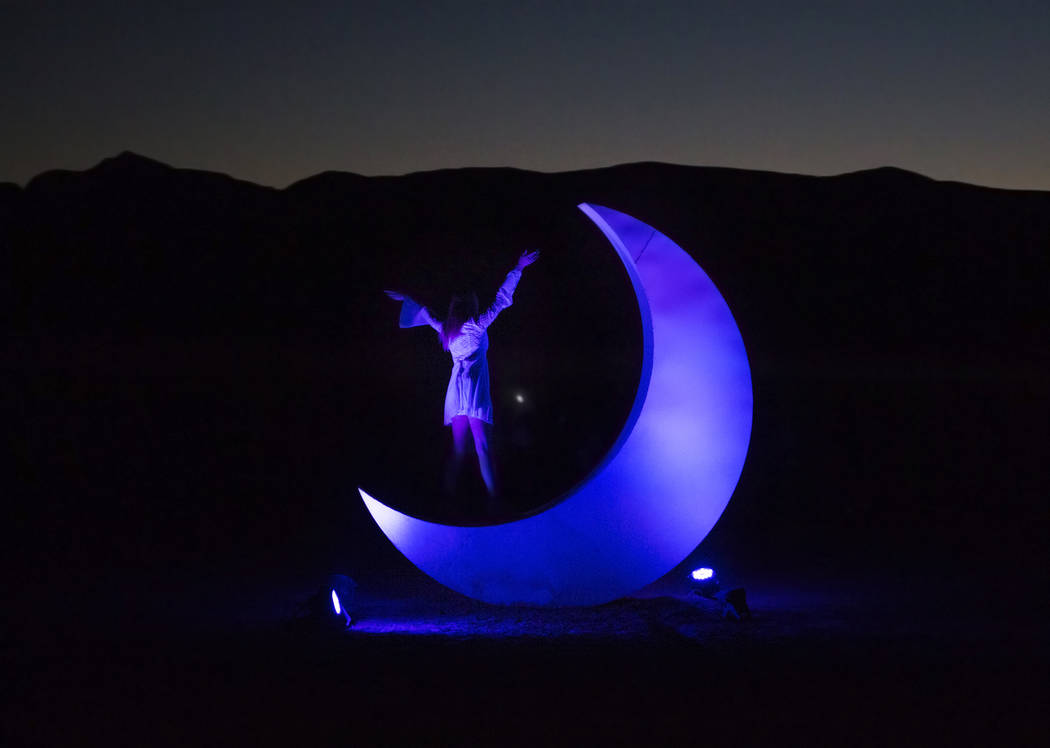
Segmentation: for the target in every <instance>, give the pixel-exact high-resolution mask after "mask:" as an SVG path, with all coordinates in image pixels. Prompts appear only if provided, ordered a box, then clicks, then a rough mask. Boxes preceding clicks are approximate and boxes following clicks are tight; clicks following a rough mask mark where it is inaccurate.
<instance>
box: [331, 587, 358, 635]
mask: <svg viewBox="0 0 1050 748" xmlns="http://www.w3.org/2000/svg"><path fill="white" fill-rule="evenodd" d="M327 587H328V590H329V592H330V595H329V597H330V598H331V601H332V607H331V609H330V615H331V616H334V618H335V620H334V621H333V625H339V624H341V625H342V628H347V627H349V626H350V610H349V609H350V606H352V605H353V604H354V591H355V590H356V589H357V585H356V584H355V583H354V580H352V579H351V578H350V577H348V576H344V575H343V574H332V575H330V576H329V577H328V585H327Z"/></svg>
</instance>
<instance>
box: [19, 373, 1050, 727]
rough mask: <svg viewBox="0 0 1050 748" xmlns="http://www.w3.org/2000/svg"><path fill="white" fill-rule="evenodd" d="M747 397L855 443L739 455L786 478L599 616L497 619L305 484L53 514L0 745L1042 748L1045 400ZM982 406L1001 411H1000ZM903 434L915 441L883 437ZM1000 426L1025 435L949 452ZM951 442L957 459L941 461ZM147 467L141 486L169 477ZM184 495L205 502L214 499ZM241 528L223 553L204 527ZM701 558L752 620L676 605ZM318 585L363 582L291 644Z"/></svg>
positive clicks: (813, 394) (898, 389) (749, 490)
mask: <svg viewBox="0 0 1050 748" xmlns="http://www.w3.org/2000/svg"><path fill="white" fill-rule="evenodd" d="M756 381H757V383H758V386H760V387H765V388H766V389H767V391H768V390H769V389H770V388H771V389H772V391H774V392H781V391H782V390H781V388H782V387H788V388H789V389H790V391H791V392H792V393H794V397H792V398H786V399H784V400H778V398H774V400H773V402H774V403H775V402H781V406H780V410H777V409H776V408H775V407H774V405H773V404H771V405H770V408H769V409H768V411H767V412H768V415H767V417H768V418H770V419H773V420H774V421H775V422H791V423H801V422H802V419H803V417H804V413H803V412H801V411H802V410H804V409H805V408H803V407H802V404H805V406H806V408H809V409H816V411H815V412H818V413H826V412H830V411H834V410H841V409H843V408H846V407H847V403H854V405H853V406H852V411H851V412H852V413H853V416H852V417H854V418H858V419H861V420H864V421H867V422H870V423H871V424H873V425H872V428H871V430H870V433H869V436H868V437H865V438H858V439H850V438H849V437H848V433H850V432H849V429H848V428H847V429H846V430H845V432H840V431H839V430H838V428H831V427H827V426H818V425H814V424H813V423H809V424H808V425H807V426H806V427H805V428H795V429H793V434H794V438H792V439H790V440H785V441H782V440H780V439H778V438H774V437H773V436H772V435H766V436H763V433H764V432H763V431H762V430H759V431H757V432H756V437H755V441H754V443H753V447H752V448H753V456H754V457H755V459H757V458H758V456H760V455H764V454H765V455H770V457H769V458H768V459H770V460H772V459H773V458H772V455H774V454H777V455H780V456H779V457H778V458H777V460H776V462H775V464H776V465H777V467H776V468H775V469H773V468H771V469H769V470H762V469H758V466H757V465H756V466H755V467H754V468H749V469H748V470H746V471H745V475H744V476H743V478H742V481H741V485H740V488H739V489H738V495H737V496H736V497H735V498H734V500H733V501H732V502H731V503H730V505H729V508H728V509H727V511H726V514H725V516H724V517H723V520H722V521H721V522H720V523H719V525H718V526H717V527H716V528H715V530H714V532H713V533H712V534H711V536H710V537H709V538H708V539H707V540H705V541H704V543H702V544H701V545H700V547H699V548H698V549H697V551H696V552H694V554H693V555H692V556H691V557H690V559H687V561H686V562H684V563H683V564H682V565H681V566H680V567H679V568H678V569H676V570H675V571H673V572H672V573H670V574H668V575H667V576H666V577H665V578H664V579H662V580H659V581H658V582H656V583H654V584H653V585H651V586H650V587H649V588H647V589H646V590H642V591H640V592H639V594H638V595H637V596H634V597H631V598H628V599H624V600H619V601H615V602H612V603H609V604H607V605H603V606H599V607H595V608H587V609H560V610H559V609H553V610H551V609H532V608H518V607H508V608H503V607H493V606H488V605H485V604H482V603H477V602H474V601H471V600H469V599H466V598H463V597H462V596H460V595H458V594H456V593H453V592H450V591H447V590H445V589H444V588H442V587H441V586H440V585H438V584H437V583H435V582H433V581H431V580H430V579H428V578H426V577H425V576H424V575H422V574H421V573H420V572H418V571H417V570H416V569H415V568H414V567H412V566H411V565H410V564H409V563H408V562H407V561H405V560H404V559H403V558H402V557H400V555H399V554H398V553H397V552H396V550H394V549H393V548H392V547H391V546H390V545H389V544H388V543H387V541H386V540H385V538H383V537H382V535H381V533H380V532H379V530H378V529H377V528H375V526H374V525H373V524H372V523H371V520H370V519H369V518H368V516H367V514H366V513H365V511H364V510H363V508H362V507H361V506H360V504H359V502H358V501H357V499H356V497H355V496H354V493H353V486H352V485H351V484H344V485H342V486H341V487H335V486H334V484H332V485H327V484H326V482H325V481H326V480H328V478H326V477H325V476H324V475H323V474H321V475H317V474H309V473H308V471H306V472H303V473H302V474H301V476H300V477H301V478H302V482H300V483H298V484H297V486H296V487H297V489H298V490H301V491H302V492H303V493H304V495H309V496H312V497H313V498H312V499H311V500H310V501H309V502H306V501H305V499H304V500H303V501H304V503H308V504H309V506H305V507H304V506H299V507H298V508H297V509H295V510H292V509H286V510H283V511H273V512H272V513H271V516H269V517H268V518H264V519H260V518H258V517H252V516H250V515H249V514H248V513H243V512H242V513H238V512H235V510H233V509H228V510H227V513H226V514H219V515H218V516H217V517H216V516H213V517H210V518H206V517H205V516H203V515H202V516H201V517H199V518H197V523H199V524H201V525H203V529H202V528H199V527H196V526H195V525H194V523H192V522H189V521H188V520H186V519H185V518H181V519H180V515H179V514H178V513H177V512H176V513H172V514H169V515H167V516H169V517H170V518H171V522H172V526H173V527H181V528H182V530H181V531H180V532H173V531H172V530H171V529H170V528H169V529H168V530H165V529H164V528H163V527H158V526H156V523H151V522H148V521H147V519H148V515H149V512H145V511H141V510H140V511H136V510H135V509H134V508H133V507H129V509H128V510H127V512H128V513H127V515H126V517H125V518H124V519H120V518H119V517H117V516H114V515H110V516H108V518H107V524H105V525H104V526H102V525H100V524H99V521H98V520H93V519H92V516H91V515H92V508H91V507H89V506H81V507H76V508H72V509H70V514H69V515H68V516H65V517H54V518H52V523H53V524H52V534H51V535H49V536H48V540H49V541H50V542H51V543H52V544H53V545H52V546H51V548H50V551H49V553H46V554H45V553H36V554H34V555H33V556H32V557H31V562H27V561H26V560H25V559H22V560H21V561H19V560H18V559H16V560H14V561H13V563H14V566H13V567H9V568H14V569H15V570H16V571H17V573H16V574H14V575H12V576H13V578H12V584H11V586H9V587H8V588H7V592H6V604H5V619H6V621H5V630H6V634H5V639H4V649H3V659H4V670H5V673H6V675H5V679H4V686H3V688H4V704H5V706H4V710H5V713H4V718H3V724H4V731H5V732H6V734H7V735H8V736H9V739H8V740H7V741H5V742H6V744H9V745H58V744H66V743H74V744H103V745H119V744H150V745H187V744H210V743H218V742H236V743H244V744H263V745H282V744H285V745H302V744H304V743H306V742H307V741H312V740H314V739H317V738H322V737H327V738H334V739H336V740H339V741H340V742H347V743H353V744H402V745H422V744H448V743H450V742H451V743H461V744H477V743H481V744H511V745H524V744H536V743H541V744H551V743H554V744H585V745H586V744H593V743H598V742H601V743H608V742H612V743H617V744H635V743H639V744H640V743H647V744H697V743H702V742H705V741H711V740H715V741H717V742H720V743H725V742H733V743H735V744H747V743H753V742H755V741H759V740H760V741H762V742H766V743H787V742H791V743H807V744H810V743H812V744H828V745H835V744H843V743H844V742H847V741H848V742H849V743H851V744H856V743H859V744H871V745H886V744H894V745H946V744H955V743H959V742H963V743H966V744H974V743H991V744H999V745H1022V744H1031V745H1036V744H1040V743H1042V742H1045V739H1046V738H1047V737H1048V736H1047V726H1046V722H1045V720H1044V719H1043V715H1044V714H1045V707H1046V697H1047V690H1046V676H1047V672H1048V670H1047V668H1048V664H1050V651H1048V647H1047V644H1046V637H1045V629H1046V626H1045V622H1046V608H1047V606H1046V601H1045V596H1044V595H1043V592H1045V589H1046V585H1045V581H1046V579H1045V576H1046V574H1045V569H1044V568H1043V566H1042V565H1041V563H1040V562H1039V553H1040V550H1039V549H1040V547H1041V546H1042V540H1041V537H1042V530H1041V529H1040V528H1041V527H1042V526H1043V525H1041V524H1040V517H1041V511H1042V510H1041V509H1040V506H1039V504H1038V496H1036V495H1034V494H1033V493H1032V492H1035V491H1038V490H1039V486H1040V481H1041V478H1040V477H1039V475H1040V474H1039V473H1038V461H1037V460H1038V455H1039V452H1040V451H1041V449H1042V448H1041V447H1040V446H1039V443H1038V442H1036V443H1032V442H1029V441H1028V439H1029V438H1034V437H1035V436H1036V435H1037V434H1038V433H1039V431H1038V429H1039V428H1040V427H1041V424H1040V423H1038V422H1037V421H1036V419H1034V418H1028V417H1026V416H1025V413H1026V412H1027V409H1028V408H1029V405H1030V403H1031V398H1033V397H1035V396H1037V395H1038V394H1039V392H1041V391H1042V390H1040V389H1039V387H1040V386H1042V385H1040V384H1039V383H1036V382H1032V381H1029V380H1027V379H1024V378H1020V379H1018V378H1012V379H1009V380H1003V379H996V378H993V379H989V378H987V377H976V378H971V379H967V380H960V379H937V378H933V379H930V378H923V377H917V375H915V376H910V377H905V378H901V377H899V376H889V375H884V376H882V377H848V378H838V379H829V378H825V379H821V380H819V381H818V380H813V379H811V378H794V377H787V378H780V379H777V378H762V377H759V378H758V379H757V380H756ZM1025 387H1029V388H1034V389H1031V390H1025ZM858 391H862V392H864V393H865V395H866V397H864V398H860V399H858V398H856V397H855V395H854V394H850V393H856V392H858ZM1007 391H1011V392H1013V393H1014V394H1013V395H1011V396H996V395H995V393H1002V392H1007ZM992 399H996V401H997V402H998V403H999V404H1000V405H1001V407H1003V408H1005V410H1004V411H1001V412H1000V411H994V410H991V411H990V410H989V409H988V408H987V407H986V405H985V403H987V402H989V401H990V400H992ZM202 407H204V406H202ZM902 412H906V413H907V422H908V424H910V428H909V429H900V428H897V427H896V426H895V419H896V418H898V417H901V416H900V413H902ZM895 414H896V415H895ZM1004 414H1005V415H1004ZM182 415H183V416H185V413H183V414H182ZM1004 417H1007V421H1008V422H1009V423H1011V424H1012V425H1013V426H1014V429H1015V432H1014V434H1022V436H1016V435H1011V434H1010V433H1005V434H1000V435H999V436H1000V438H998V439H990V440H987V441H983V442H981V443H980V444H975V445H974V446H972V447H966V446H965V443H963V444H961V445H960V443H958V442H956V443H955V444H954V446H952V445H949V444H941V443H939V442H941V441H943V439H942V438H941V437H943V435H945V434H950V433H952V432H953V431H954V430H955V429H961V428H964V427H965V428H975V429H977V430H978V431H982V430H990V429H992V428H994V426H995V425H996V424H997V423H999V422H1000V421H1001V420H1002V419H1003V418H1004ZM818 420H819V419H818ZM241 425H242V426H244V427H245V428H247V427H248V425H249V424H241ZM199 438H201V439H205V435H204V434H201V435H199ZM206 443H207V442H206ZM155 446H157V445H155ZM257 448H258V447H257ZM201 449H202V450H203V449H204V445H202V446H201ZM948 449H950V450H953V454H955V452H956V451H958V450H962V451H961V452H958V454H957V459H955V458H953V459H952V460H947V461H946V460H945V459H944V458H943V456H942V455H940V454H939V451H940V450H948ZM278 451H279V450H278ZM162 452H163V450H161V451H160V452H158V453H157V456H156V457H155V459H156V460H158V461H159V462H160V463H161V464H163V463H164V462H165V459H166V458H163V457H161V456H160V455H161V454H162ZM267 456H268V457H269V459H259V460H258V462H256V463H255V468H254V470H255V473H254V474H253V475H251V476H242V477H241V478H240V480H241V481H243V482H245V483H247V484H249V485H253V486H259V487H260V489H259V490H260V491H262V492H265V491H266V490H268V489H267V488H266V487H267V486H269V490H270V491H271V493H270V494H268V495H267V494H265V493H263V494H262V495H263V496H265V497H266V498H267V500H268V501H269V502H271V503H273V504H279V503H280V502H283V501H288V500H289V499H288V496H287V495H286V494H285V493H284V491H287V490H288V489H287V487H283V488H282V486H283V485H284V484H283V483H281V482H280V481H281V475H282V470H283V469H285V468H281V467H279V466H280V465H282V464H283V463H284V462H286V461H287V460H288V459H289V456H288V455H287V454H284V453H281V454H271V455H260V457H267ZM946 464H951V465H955V467H954V468H952V469H951V470H947V469H943V470H942V469H939V466H941V467H943V466H944V465H946ZM150 465H151V463H150V462H149V461H146V463H145V464H144V465H143V466H140V469H142V470H144V471H146V472H147V474H148V473H149V472H150V471H151V470H157V471H161V470H162V468H160V467H159V466H154V467H152V468H151V466H150ZM843 465H849V466H851V467H850V468H849V469H846V468H844V467H841V466H843ZM108 467H109V469H110V470H111V471H113V472H112V473H111V475H116V474H118V473H120V472H121V468H120V467H119V466H118V465H117V464H116V463H113V462H111V463H110V464H109V466H108ZM308 475H312V477H308ZM96 479H97V480H99V481H101V482H104V481H105V475H100V476H96ZM110 480H111V481H112V480H114V479H113V478H112V477H111V478H110ZM124 480H128V479H127V478H125V479H124ZM136 480H139V481H141V480H144V478H143V477H142V476H139V477H138V478H136ZM191 485H193V486H195V490H201V491H203V490H211V491H213V492H214V495H215V496H216V501H217V502H219V501H220V500H221V496H220V494H219V491H220V490H223V488H224V487H227V488H228V486H229V478H228V477H227V476H221V475H207V474H205V475H198V476H197V477H196V479H195V481H194V482H193V483H192V484H191ZM66 488H67V489H68V490H70V491H72V490H75V488H74V486H72V485H68V486H66ZM773 495H775V497H776V500H775V501H774V500H772V498H771V497H772V496H773ZM989 496H994V499H989V498H988V497H989ZM130 498H131V497H129V503H132V504H133V502H130ZM241 502H242V503H244V499H243V497H242V499H241ZM759 507H762V511H759ZM814 507H822V510H821V511H820V513H816V512H815V510H814ZM158 511H159V510H158ZM217 511H218V510H216V512H217ZM237 520H241V521H243V526H244V529H243V531H242V532H238V531H236V530H235V529H231V528H224V527H223V526H222V525H221V524H219V525H218V526H216V524H217V523H221V522H230V523H234V524H235V523H236V521H237ZM93 533H94V534H97V536H98V537H95V538H94V539H92V538H91V537H90V535H91V534H93ZM209 533H210V534H209ZM201 535H203V537H201ZM41 542H44V541H41ZM62 544H66V545H67V547H66V548H65V550H63V548H62V547H60V546H61V545H62ZM150 547H152V548H153V549H154V553H153V554H152V555H151V554H150V553H149V552H148V550H149V548H150ZM107 554H108V555H110V556H113V558H110V559H109V560H108V561H105V562H100V561H99V560H98V559H100V558H103V557H105V556H106V555H107ZM120 554H123V555H124V558H123V559H121V558H118V556H119V555H120ZM700 564H706V565H711V566H714V567H715V568H716V569H718V570H719V572H720V574H721V575H722V577H723V579H724V580H725V582H726V583H727V584H728V585H731V586H736V585H739V586H744V587H746V588H747V590H748V597H749V602H750V604H751V607H752V610H753V618H752V620H751V621H746V622H739V623H738V622H733V621H729V620H725V619H723V618H722V617H721V615H720V610H719V609H718V608H717V607H716V606H714V605H712V604H710V603H707V602H705V601H702V600H700V599H698V598H696V597H695V596H694V595H692V594H691V589H690V584H691V583H690V582H689V580H688V579H687V575H688V571H689V570H690V569H691V568H693V567H694V566H695V565H700ZM332 572H341V573H345V574H349V575H350V576H352V577H354V578H355V579H356V580H357V582H358V584H359V587H358V594H357V599H356V601H355V604H354V607H353V616H354V625H353V627H352V629H351V630H350V631H348V632H345V633H338V634H333V633H325V632H321V631H315V630H312V629H310V628H309V627H305V628H304V627H303V626H291V625H289V622H290V621H291V620H293V619H294V617H295V613H296V610H297V608H298V606H299V604H300V603H302V602H304V601H306V600H307V599H308V598H310V596H311V595H312V594H313V593H314V592H315V591H316V590H317V589H318V587H319V585H320V584H321V583H322V582H323V580H324V578H325V576H326V575H327V574H329V573H332Z"/></svg>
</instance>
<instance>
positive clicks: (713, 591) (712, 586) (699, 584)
mask: <svg viewBox="0 0 1050 748" xmlns="http://www.w3.org/2000/svg"><path fill="white" fill-rule="evenodd" d="M692 577H693V580H694V581H695V582H696V589H695V590H694V592H695V594H697V595H700V596H701V597H708V598H714V596H715V595H717V594H718V588H719V584H718V577H716V576H715V570H714V569H709V568H707V567H706V566H702V567H700V568H699V569H693V573H692Z"/></svg>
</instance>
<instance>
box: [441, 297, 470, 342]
mask: <svg viewBox="0 0 1050 748" xmlns="http://www.w3.org/2000/svg"><path fill="white" fill-rule="evenodd" d="M477 316H478V295H477V294H476V293H474V292H473V291H465V292H462V293H457V294H453V296H452V301H451V302H450V303H449V305H448V316H447V317H445V323H444V324H443V325H442V326H441V345H442V347H443V348H444V349H445V350H446V351H447V350H448V346H449V343H451V342H452V341H453V340H455V339H456V338H457V337H459V331H460V330H461V329H462V327H463V323H464V322H466V321H467V320H471V319H474V318H475V317H477Z"/></svg>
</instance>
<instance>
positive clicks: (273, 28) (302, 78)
mask: <svg viewBox="0 0 1050 748" xmlns="http://www.w3.org/2000/svg"><path fill="white" fill-rule="evenodd" d="M790 5H791V4H789V3H784V2H776V1H773V0H768V1H750V0H741V1H738V2H721V1H720V2H704V1H701V0H696V1H693V2H687V1H682V2H585V1H582V0H574V1H573V2H564V1H562V2H520V3H501V2H452V3H448V2H418V3H417V2H400V3H398V2H348V1H346V0H324V1H319V2H306V3H294V4H293V3H270V2H245V3H231V2H215V1H212V2H199V3H198V2H186V3H157V2H134V3H132V2H119V3H111V2H90V3H88V2H82V1H76V2H47V1H46V0H25V1H24V2H23V1H20V0H16V1H15V2H10V1H3V2H0V49H2V53H0V91H2V92H3V93H2V97H0V181H13V182H17V183H22V184H24V183H25V182H26V181H27V180H28V179H29V178H31V177H32V176H34V175H36V174H38V173H40V172H42V171H45V170H47V169H54V168H63V169H84V168H88V167H90V166H92V165H93V164H95V163H97V162H98V161H99V160H101V159H102V158H105V157H107V156H112V155H115V154H116V153H118V152H120V151H123V150H133V151H136V152H138V153H141V154H143V155H146V156H150V157H152V158H155V159H158V160H161V161H164V162H166V163H170V164H173V165H176V166H180V167H189V168H200V169H208V170H214V171H220V172H226V173H229V174H232V175H234V176H237V177H240V178H243V179H248V180H252V181H255V182H259V183H262V184H269V185H274V186H278V187H283V186H285V185H287V184H289V183H291V182H294V181H296V180H298V179H302V178H304V177H307V176H310V175H312V174H315V173H317V172H320V171H324V170H328V169H336V170H342V171H352V172H357V173H360V174H366V175H377V174H402V173H406V172H411V171H422V170H430V169H439V168H447V167H463V166H515V167H520V168H525V169H534V170H540V171H564V170H570V169H579V168H591V167H600V166H608V165H613V164H618V163H624V162H632V161H647V160H655V161H665V162H672V163H680V164H693V165H709V166H732V167H739V168H746V169H768V170H773V171H785V172H798V173H804V174H836V173H842V172H847V171H854V170H860V169H866V168H872V167H876V166H883V165H892V166H899V167H902V168H905V169H909V170H912V171H917V172H920V173H923V174H926V175H928V176H931V177H934V178H937V179H951V180H960V181H966V182H973V183H978V184H985V185H990V186H997V187H1010V188H1028V189H1042V190H1047V189H1050V2H1047V0H1030V1H1025V0H989V1H987V2H983V1H982V2H978V1H975V0H958V1H948V0H945V1H938V2H921V1H917V0H912V1H911V2H853V3H850V2H810V3H799V4H797V7H794V8H791V7H789V6H790Z"/></svg>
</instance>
